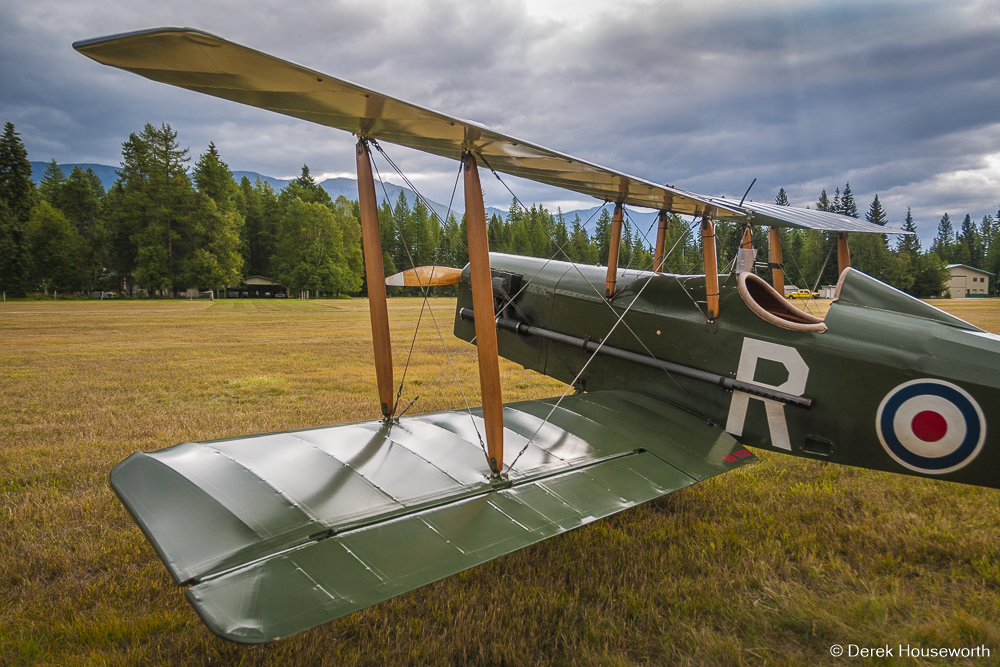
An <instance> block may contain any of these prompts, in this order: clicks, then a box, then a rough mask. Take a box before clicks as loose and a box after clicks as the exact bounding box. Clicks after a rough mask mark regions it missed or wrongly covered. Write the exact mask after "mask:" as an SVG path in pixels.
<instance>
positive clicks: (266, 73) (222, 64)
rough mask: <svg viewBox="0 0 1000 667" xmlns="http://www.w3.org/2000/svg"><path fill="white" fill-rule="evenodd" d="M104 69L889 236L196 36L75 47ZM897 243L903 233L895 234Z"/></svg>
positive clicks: (613, 183)
mask: <svg viewBox="0 0 1000 667" xmlns="http://www.w3.org/2000/svg"><path fill="white" fill-rule="evenodd" d="M73 48H75V49H76V50H77V51H79V52H80V53H82V54H84V55H86V56H88V57H90V58H93V59H94V60H96V61H97V62H99V63H103V64H105V65H110V66H112V67H118V68H121V69H124V70H128V71H130V72H134V73H136V74H139V75H140V76H144V77H146V78H148V79H152V80H154V81H160V82H163V83H169V84H171V85H174V86H179V87H181V88H187V89H188V90H194V91H197V92H199V93H205V94H206V95H213V96H215V97H221V98H224V99H227V100H232V101H234V102H240V103H242V104H248V105H250V106H254V107H260V108H261V109H268V110H270V111H275V112H277V113H281V114H285V115H287V116H294V117H295V118H302V119H303V120H308V121H312V122H314V123H319V124H320V125H327V126H329V127H335V128H337V129H340V130H346V131H348V132H351V133H353V134H355V135H357V136H359V137H367V138H373V139H378V140H380V141H387V142H391V143H395V144H400V145H402V146H408V147H410V148H415V149H417V150H421V151H425V152H427V153H433V154H435V155H442V156H444V157H449V158H453V159H456V160H457V159H460V157H461V155H462V152H463V151H465V150H470V151H472V152H474V153H476V154H477V155H479V156H481V157H482V158H483V160H484V162H485V163H486V164H487V166H489V167H492V168H494V169H496V170H498V171H502V172H505V173H508V174H513V175H514V176H520V177H522V178H527V179H529V180H532V181H538V182H540V183H547V184H548V185H553V186H556V187H559V188H564V189H566V190H572V191H573V192H579V193H581V194H585V195H589V196H591V197H596V198H597V199H603V200H605V201H609V202H616V203H623V204H630V205H632V206H641V207H645V208H651V209H656V210H662V211H669V212H673V213H678V214H682V215H694V216H702V215H707V216H709V217H713V218H724V219H730V220H746V219H747V218H748V217H749V218H751V219H753V220H755V221H756V222H757V223H758V224H763V225H769V226H774V227H803V228H808V229H821V230H824V231H851V232H873V233H881V234H884V233H887V232H889V231H890V230H887V229H885V228H884V227H880V226H878V225H873V224H871V223H868V222H864V221H861V220H857V219H855V218H851V217H848V216H844V215H839V214H837V213H827V212H822V211H805V210H803V209H794V208H790V207H787V206H773V205H768V204H757V203H749V204H744V205H738V204H737V202H733V201H729V200H726V199H722V198H718V197H703V196H701V195H697V194H694V193H692V192H687V191H685V190H679V189H677V188H674V187H670V186H667V185H659V184H657V183H653V182H651V181H647V180H645V179H642V178H638V177H636V176H630V175H628V174H625V173H623V172H620V171H615V170H614V169H608V168H607V167H602V166H600V165H597V164H594V163H593V162H587V161H586V160H581V159H579V158H576V157H573V156H571V155H566V154H565V153H560V152H557V151H554V150H551V149H548V148H545V147H544V146H539V145H538V144H533V143H531V142H528V141H523V140H521V139H517V138H515V137H512V136H510V135H506V134H501V133H500V132H496V131H494V130H491V129H490V128H488V127H486V126H485V125H481V124H479V123H476V122H475V121H470V120H463V119H461V118H455V117H453V116H448V115H446V114H443V113H439V112H437V111H431V110H430V109H425V108H423V107H421V106H418V105H416V104H411V103H409V102H404V101H402V100H399V99H396V98H393V97H389V96H388V95H383V94H381V93H378V92H376V91H374V90H369V89H368V88H364V87H362V86H359V85H357V84H353V83H351V82H349V81H344V80H343V79H337V78H334V77H331V76H329V75H327V74H322V73H320V72H317V71H315V70H311V69H309V68H307V67H303V66H301V65H296V64H295V63H290V62H288V61H287V60H281V59H280V58H275V57H274V56H269V55H267V54H265V53H261V52H260V51H255V50H253V49H250V48H247V47H245V46H241V45H239V44H234V43H233V42H230V41H227V40H225V39H222V38H221V37H216V36H215V35H212V34H209V33H207V32H202V31H200V30H194V29H192V28H155V29H152V30H142V31H139V32H131V33H125V34H122V35H112V36H110V37H99V38H96V39H89V40H83V41H80V42H76V43H75V44H73ZM891 233H904V232H898V231H896V230H892V231H891Z"/></svg>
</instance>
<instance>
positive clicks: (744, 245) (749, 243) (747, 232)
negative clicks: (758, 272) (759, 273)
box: [736, 224, 754, 273]
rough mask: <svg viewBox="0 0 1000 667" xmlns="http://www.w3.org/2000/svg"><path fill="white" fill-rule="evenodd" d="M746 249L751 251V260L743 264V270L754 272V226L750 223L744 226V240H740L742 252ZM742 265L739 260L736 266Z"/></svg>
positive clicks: (748, 251)
mask: <svg viewBox="0 0 1000 667" xmlns="http://www.w3.org/2000/svg"><path fill="white" fill-rule="evenodd" d="M744 250H746V251H747V253H749V257H750V260H749V264H743V265H742V267H743V270H744V271H749V272H750V273H753V268H754V267H753V262H754V261H753V228H752V227H750V225H749V224H748V225H744V226H743V240H741V241H740V253H741V254H743V251H744ZM740 266H741V264H740V262H739V261H737V263H736V267H740Z"/></svg>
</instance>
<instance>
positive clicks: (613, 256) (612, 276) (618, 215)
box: [604, 204, 624, 299]
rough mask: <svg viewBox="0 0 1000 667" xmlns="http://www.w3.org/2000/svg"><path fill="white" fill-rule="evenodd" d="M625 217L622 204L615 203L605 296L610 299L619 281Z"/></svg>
mask: <svg viewBox="0 0 1000 667" xmlns="http://www.w3.org/2000/svg"><path fill="white" fill-rule="evenodd" d="M623 218H624V213H623V211H622V205H621V204H615V214H614V216H613V217H612V218H611V243H610V244H609V245H608V277H607V279H606V280H605V281H604V296H605V298H608V299H610V298H611V297H613V296H614V295H615V283H617V282H618V250H619V249H620V248H621V244H622V219H623Z"/></svg>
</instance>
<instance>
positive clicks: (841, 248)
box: [837, 232, 851, 275]
mask: <svg viewBox="0 0 1000 667" xmlns="http://www.w3.org/2000/svg"><path fill="white" fill-rule="evenodd" d="M850 266H851V249H850V248H848V247H847V232H837V275H840V274H841V273H843V272H844V270H845V269H847V268H850Z"/></svg>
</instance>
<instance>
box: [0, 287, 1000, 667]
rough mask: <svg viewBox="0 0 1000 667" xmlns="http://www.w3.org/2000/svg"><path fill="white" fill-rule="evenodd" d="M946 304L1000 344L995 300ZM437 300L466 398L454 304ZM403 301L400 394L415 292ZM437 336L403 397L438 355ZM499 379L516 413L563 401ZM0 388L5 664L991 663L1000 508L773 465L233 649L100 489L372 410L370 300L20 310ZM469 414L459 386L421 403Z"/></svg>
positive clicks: (398, 305)
mask: <svg viewBox="0 0 1000 667" xmlns="http://www.w3.org/2000/svg"><path fill="white" fill-rule="evenodd" d="M934 303H935V305H938V306H939V307H943V308H945V309H947V310H949V311H952V312H955V313H956V314H958V315H960V316H962V317H965V318H967V319H969V320H970V321H972V322H974V323H976V324H979V325H980V326H983V327H985V328H987V329H989V330H991V331H995V332H1000V301H997V300H989V301H986V300H982V301H980V300H955V301H943V300H942V301H936V302H934ZM815 305H816V304H813V306H815ZM432 306H433V307H434V314H435V316H436V318H437V321H438V323H439V324H440V325H441V329H442V334H443V336H444V340H445V343H446V344H447V346H448V349H449V351H450V353H451V354H452V355H456V354H460V353H461V352H462V351H463V350H465V354H464V355H462V356H459V358H458V362H457V366H458V369H459V373H460V374H461V375H462V377H463V378H464V382H463V386H464V387H465V388H466V392H467V395H468V400H469V401H470V402H472V403H476V402H477V401H478V395H477V389H476V381H475V377H476V372H475V354H474V353H472V350H473V349H474V348H468V347H467V346H466V344H465V343H464V342H462V341H458V340H457V339H455V338H454V337H453V336H452V335H451V333H450V331H451V326H452V318H453V312H454V300H452V299H438V300H432ZM390 307H391V312H390V319H391V322H392V325H393V345H394V350H395V352H396V358H397V361H398V362H399V364H398V365H397V381H398V379H399V375H398V374H399V373H400V372H401V362H402V360H403V359H404V358H405V355H406V352H407V350H408V349H409V345H410V336H411V335H412V332H413V327H414V325H415V323H416V319H417V316H418V313H419V311H420V307H421V302H420V300H418V299H393V300H391V302H390ZM428 324H429V322H428V316H427V314H426V313H425V315H424V327H422V329H421V335H420V337H419V339H418V342H417V345H416V348H415V350H414V357H413V361H412V362H411V366H410V371H409V375H408V378H409V379H411V380H412V383H408V385H409V388H408V391H407V393H406V394H405V395H404V400H405V397H406V396H413V395H414V392H416V391H419V390H420V389H423V388H424V387H426V386H427V383H428V382H429V381H430V380H431V378H432V377H433V376H434V375H435V374H436V373H437V372H438V371H439V370H440V369H441V368H442V366H443V364H444V359H443V356H442V354H441V352H440V349H441V342H440V340H439V339H438V336H437V333H436V332H435V330H434V328H433V326H427V325H428ZM502 364H503V365H502V376H503V378H502V379H503V386H504V392H505V399H507V400H518V399H524V398H535V397H541V396H549V395H553V394H556V393H558V392H559V391H561V389H562V387H563V385H560V384H559V383H556V382H554V381H552V380H550V379H548V378H544V377H542V376H539V375H537V374H535V373H531V372H528V371H523V370H521V369H520V368H519V367H517V366H514V365H512V364H509V363H506V362H502ZM0 378H2V385H0V397H2V398H0V400H2V405H3V409H2V410H0V663H3V664H52V665H64V664H161V663H167V664H197V665H202V664H246V665H257V664H283V665H284V664H289V665H313V664H348V665H352V664H413V663H421V664H422V663H429V664H508V665H517V664H529V663H531V664H534V663H538V664H571V663H572V664H599V665H633V664H650V663H657V664H692V665H694V664H699V665H700V664H717V665H740V664H769V665H793V664H796V665H797V664H831V665H836V664H843V661H844V660H847V659H846V658H842V659H835V658H832V657H831V656H830V654H829V647H830V645H831V644H834V643H840V644H847V643H850V642H853V643H856V644H862V645H881V644H882V643H889V644H897V643H900V642H902V643H904V644H905V643H907V642H909V643H912V644H921V645H924V646H939V645H949V646H967V645H969V646H972V645H978V644H986V645H987V646H988V647H990V648H991V649H992V651H993V657H994V662H995V661H996V660H998V658H997V656H1000V630H998V628H1000V562H998V559H997V556H998V547H997V544H998V543H1000V521H998V518H1000V503H998V499H1000V494H998V492H996V491H992V490H984V489H976V488H971V487H962V486H957V485H952V484H946V483H941V482H935V481H930V480H922V479H915V478H909V477H901V476H895V475H890V474H885V473H874V472H867V471H860V470H853V469H848V468H843V467H838V466H832V465H824V464H821V463H816V462H811V461H805V460H800V459H793V458H788V457H782V456H776V455H766V454H765V455H763V456H762V460H761V462H760V463H758V464H756V465H754V466H750V467H747V468H743V469H741V470H740V471H737V472H736V473H732V474H730V475H727V476H724V477H722V478H715V479H712V480H709V481H708V482H706V483H703V484H700V485H698V486H696V487H693V488H691V489H687V490H685V491H683V492H680V493H677V494H673V495H671V496H668V497H666V498H664V499H661V500H660V501H657V502H653V503H649V504H647V505H644V506H642V507H639V508H636V509H634V510H631V511H628V512H625V513H623V514H621V515H618V516H616V517H613V518H611V519H608V520H605V521H601V522H597V523H596V524H592V525H590V526H587V527H586V528H583V529H580V530H577V531H574V532H572V533H570V534H568V535H565V536H562V537H560V538H557V539H553V540H549V541H547V542H543V543H541V544H539V545H536V546H534V547H531V548H529V549H526V550H523V551H521V552H518V553H516V554H512V555H510V556H507V557H505V558H501V559H498V560H496V561H493V562H491V563H488V564H486V565H484V566H481V567H478V568H475V569H473V570H471V571H469V572H466V573H463V574H461V575H458V576H455V577H452V578H450V579H447V580H445V581H442V582H438V583H437V584H433V585H431V586H427V587H425V588H422V589H420V590H417V591H414V592H412V593H410V594H407V595H404V596H402V597H400V598H397V599H395V600H391V601H388V602H385V603H382V604H380V605H376V606H375V607H372V608H370V609H368V610H364V611H362V612H359V613H357V614H353V615H350V616H347V617H345V618H342V619H339V620H337V621H335V622H333V623H329V624H327V625H325V626H323V627H320V628H317V629H315V630H312V631H309V632H306V633H303V634H301V635H298V636H296V637H293V638H290V639H287V640H284V641H281V642H277V643H275V644H272V645H268V646H263V647H242V646H237V645H232V644H228V643H226V642H223V641H221V640H219V639H217V638H215V637H214V636H213V635H212V634H211V633H209V632H208V631H207V630H206V629H205V628H204V626H203V625H202V624H201V623H200V621H199V620H198V619H197V617H196V615H195V614H194V612H193V611H192V610H191V609H190V607H188V606H187V604H186V603H185V602H184V598H183V595H182V594H181V591H180V590H179V589H178V588H177V587H176V586H175V585H174V584H173V583H172V581H171V580H170V578H169V576H168V575H167V573H166V570H165V569H164V568H163V566H162V565H161V564H160V562H159V561H158V559H157V558H156V556H155V554H154V552H153V550H152V548H151V547H150V546H149V545H148V544H147V543H146V541H145V540H144V539H143V537H142V535H141V534H140V532H139V530H138V529H137V528H136V527H135V526H134V524H133V523H132V521H131V520H130V519H129V517H128V515H127V514H126V512H125V510H124V509H123V508H122V506H121V505H120V504H119V503H118V502H117V500H116V499H115V498H114V496H113V494H112V493H111V491H110V488H109V487H108V484H107V473H108V471H109V470H110V469H111V467H113V466H114V465H115V464H116V463H117V462H118V461H120V460H121V459H123V458H124V457H126V456H127V455H128V454H130V453H132V452H133V451H136V450H142V449H146V450H149V449H157V448H160V447H163V446H167V445H171V444H174V443H177V442H182V441H185V440H203V439H207V438H216V437H224V436H231V435H240V434H246V433H256V432H263V431H274V430H282V429H291V428H298V427H303V426H314V425H319V424H329V423H335V422H342V421H354V420H360V419H371V418H375V417H376V416H377V409H376V406H375V387H374V376H373V373H372V371H371V347H370V333H369V331H368V315H367V302H366V301H364V300H360V299H357V300H343V301H340V300H338V301H312V302H298V301H243V300H240V301H219V302H216V303H214V304H211V303H209V302H205V301H195V302H186V301H176V302H175V301H164V302H155V301H154V302H87V301H82V302H58V303H52V302H40V303H31V302H14V303H11V302H8V303H6V304H2V305H0ZM460 405H462V398H461V396H460V394H459V393H458V391H457V388H456V385H455V383H454V381H453V380H452V379H451V378H450V377H449V373H445V374H443V375H442V376H441V378H440V379H439V381H438V383H436V385H435V388H432V389H431V390H430V391H428V393H427V394H426V395H425V396H424V397H423V398H422V399H421V400H420V401H419V402H418V403H417V404H416V406H415V407H414V410H415V411H419V412H425V411H431V410H439V409H445V408H454V407H458V406H460ZM194 519H195V518H193V520H194ZM873 664H879V663H873ZM884 664H892V663H891V662H890V663H884ZM901 664H907V665H911V664H921V662H920V661H917V660H905V661H903V663H901ZM926 664H945V663H942V662H941V661H928V662H927V663H926ZM981 664H992V663H991V662H990V661H983V662H981Z"/></svg>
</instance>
